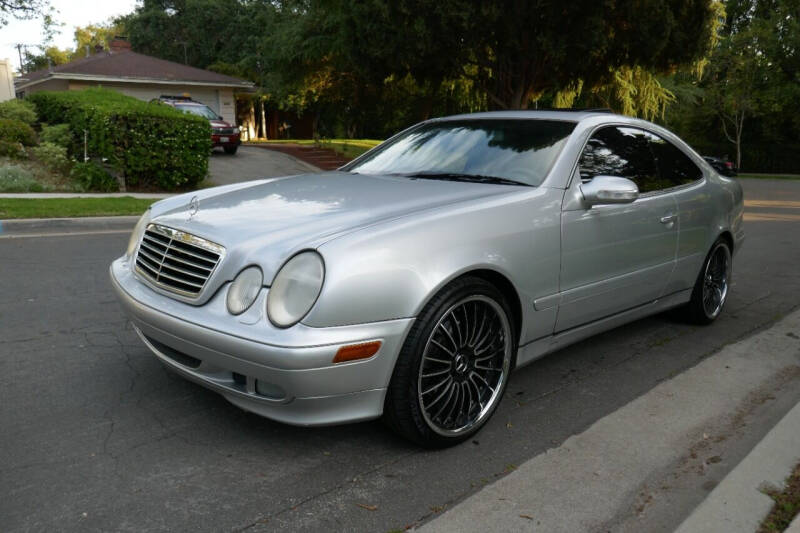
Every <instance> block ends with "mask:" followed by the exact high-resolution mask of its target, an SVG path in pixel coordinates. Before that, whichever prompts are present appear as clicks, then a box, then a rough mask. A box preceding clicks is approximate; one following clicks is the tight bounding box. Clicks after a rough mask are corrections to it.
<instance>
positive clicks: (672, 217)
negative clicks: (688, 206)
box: [661, 214, 678, 224]
mask: <svg viewBox="0 0 800 533" xmlns="http://www.w3.org/2000/svg"><path fill="white" fill-rule="evenodd" d="M676 218H678V215H675V214H672V215H664V216H663V217H661V223H662V224H671V223H672V222H675V219H676Z"/></svg>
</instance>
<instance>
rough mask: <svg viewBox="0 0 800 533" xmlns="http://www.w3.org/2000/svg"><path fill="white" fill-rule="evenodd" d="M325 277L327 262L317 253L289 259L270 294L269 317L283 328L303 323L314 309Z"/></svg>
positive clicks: (302, 253)
mask: <svg viewBox="0 0 800 533" xmlns="http://www.w3.org/2000/svg"><path fill="white" fill-rule="evenodd" d="M324 279H325V265H324V264H323V262H322V257H320V255H319V254H318V253H316V252H310V251H308V252H301V253H299V254H297V255H296V256H294V257H292V258H291V259H289V261H287V262H286V264H285V265H283V268H281V270H280V271H279V272H278V275H277V276H275V280H274V281H273V282H272V286H271V287H270V289H269V295H268V296H267V316H268V317H269V319H270V321H271V322H272V323H273V324H275V325H276V326H278V327H280V328H288V327H289V326H293V325H295V324H297V323H298V322H300V321H301V320H302V319H303V317H304V316H306V315H307V314H308V312H309V311H311V307H313V305H314V302H316V301H317V296H319V292H320V291H321V290H322V281H323V280H324Z"/></svg>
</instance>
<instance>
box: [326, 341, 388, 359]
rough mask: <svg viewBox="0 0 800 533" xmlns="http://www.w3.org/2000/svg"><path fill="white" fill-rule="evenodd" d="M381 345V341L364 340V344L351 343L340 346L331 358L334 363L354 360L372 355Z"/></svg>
mask: <svg viewBox="0 0 800 533" xmlns="http://www.w3.org/2000/svg"><path fill="white" fill-rule="evenodd" d="M380 347H381V341H373V342H365V343H364V344H351V345H349V346H342V347H341V348H339V351H338V352H336V357H334V358H333V362H334V363H344V362H345V361H355V360H357V359H366V358H367V357H372V356H373V355H375V354H376V353H378V350H379V349H380Z"/></svg>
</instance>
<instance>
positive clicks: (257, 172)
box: [208, 146, 319, 185]
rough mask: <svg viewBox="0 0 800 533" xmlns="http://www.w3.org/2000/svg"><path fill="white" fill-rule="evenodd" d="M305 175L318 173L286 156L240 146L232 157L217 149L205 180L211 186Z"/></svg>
mask: <svg viewBox="0 0 800 533" xmlns="http://www.w3.org/2000/svg"><path fill="white" fill-rule="evenodd" d="M307 172H319V169H318V168H316V167H314V166H312V165H309V164H308V163H305V162H303V161H300V160H299V159H297V158H295V157H292V156H291V155H289V154H284V153H283V152H276V151H275V150H265V149H263V148H259V147H257V146H240V147H239V149H238V150H237V151H236V154H235V155H230V154H226V153H225V152H223V151H222V150H221V149H219V148H217V149H215V150H214V151H213V152H212V153H211V158H210V159H209V160H208V177H209V179H210V180H211V182H212V183H213V184H214V185H228V184H230V183H239V182H242V181H249V180H257V179H261V178H276V177H279V176H293V175H295V174H305V173H307Z"/></svg>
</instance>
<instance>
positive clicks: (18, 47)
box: [15, 43, 25, 74]
mask: <svg viewBox="0 0 800 533" xmlns="http://www.w3.org/2000/svg"><path fill="white" fill-rule="evenodd" d="M23 46H25V45H24V44H21V43H17V45H16V47H15V48H16V49H17V53H18V54H19V73H20V74H22V73H23V72H24V71H23V70H22V47H23Z"/></svg>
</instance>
